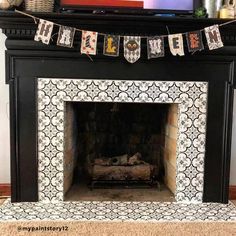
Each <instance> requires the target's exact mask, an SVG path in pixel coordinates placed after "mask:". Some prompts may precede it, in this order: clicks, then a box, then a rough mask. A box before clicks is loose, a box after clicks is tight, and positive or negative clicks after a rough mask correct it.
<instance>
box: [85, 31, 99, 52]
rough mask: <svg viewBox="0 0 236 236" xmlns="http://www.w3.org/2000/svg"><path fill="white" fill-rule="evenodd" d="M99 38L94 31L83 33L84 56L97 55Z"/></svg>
mask: <svg viewBox="0 0 236 236" xmlns="http://www.w3.org/2000/svg"><path fill="white" fill-rule="evenodd" d="M97 38H98V33H97V32H93V31H85V30H83V31H82V38H81V53H82V54H90V55H96V54H97Z"/></svg>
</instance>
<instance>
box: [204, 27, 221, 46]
mask: <svg viewBox="0 0 236 236" xmlns="http://www.w3.org/2000/svg"><path fill="white" fill-rule="evenodd" d="M204 30H205V34H206V39H207V43H208V47H209V50H214V49H217V48H221V47H223V46H224V44H223V42H222V40H221V35H220V30H219V26H218V25H213V26H210V27H206V28H205V29H204Z"/></svg>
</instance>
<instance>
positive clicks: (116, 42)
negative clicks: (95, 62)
mask: <svg viewBox="0 0 236 236" xmlns="http://www.w3.org/2000/svg"><path fill="white" fill-rule="evenodd" d="M119 49H120V36H117V35H105V36H104V46H103V54H104V55H106V56H112V57H118V56H119Z"/></svg>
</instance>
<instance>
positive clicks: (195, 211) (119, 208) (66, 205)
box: [0, 201, 236, 222]
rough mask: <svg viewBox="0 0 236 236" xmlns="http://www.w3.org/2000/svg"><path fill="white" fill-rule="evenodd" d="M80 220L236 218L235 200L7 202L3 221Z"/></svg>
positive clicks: (0, 213) (0, 212) (1, 216)
mask: <svg viewBox="0 0 236 236" xmlns="http://www.w3.org/2000/svg"><path fill="white" fill-rule="evenodd" d="M16 220H76V221H124V222H125V221H132V222H146V221H148V222H160V221H162V222H164V221H168V222H174V221H188V222H189V221H204V222H209V221H229V222H232V221H235V222H236V208H235V206H234V205H233V204H232V203H229V204H219V203H201V204H184V203H168V202H165V203H160V202H87V201H86V202H60V203H57V204H53V203H48V204H45V203H42V202H41V203H40V202H38V203H13V204H12V203H10V202H8V203H5V204H4V205H2V206H1V207H0V221H16Z"/></svg>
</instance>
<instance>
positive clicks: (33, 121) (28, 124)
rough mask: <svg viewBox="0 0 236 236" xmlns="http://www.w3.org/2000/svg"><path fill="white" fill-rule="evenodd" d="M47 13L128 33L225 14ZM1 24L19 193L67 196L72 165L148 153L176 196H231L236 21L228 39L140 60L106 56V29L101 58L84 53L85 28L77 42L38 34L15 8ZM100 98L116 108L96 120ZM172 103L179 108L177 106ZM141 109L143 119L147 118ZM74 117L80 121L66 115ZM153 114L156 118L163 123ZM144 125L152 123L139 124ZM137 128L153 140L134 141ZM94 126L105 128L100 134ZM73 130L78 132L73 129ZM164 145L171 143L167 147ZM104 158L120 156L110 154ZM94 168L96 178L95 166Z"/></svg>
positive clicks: (22, 196)
mask: <svg viewBox="0 0 236 236" xmlns="http://www.w3.org/2000/svg"><path fill="white" fill-rule="evenodd" d="M43 18H45V19H49V20H50V19H51V20H55V21H58V23H60V24H64V25H71V26H79V28H83V29H88V30H93V31H96V30H97V31H99V32H105V33H106V32H107V33H111V32H114V31H116V34H122V35H123V34H124V33H123V30H124V29H125V30H126V32H129V33H130V35H137V34H141V35H159V34H162V35H163V34H164V31H165V30H166V25H168V28H170V29H171V31H172V32H187V31H191V30H194V29H198V28H204V27H206V26H209V25H212V24H213V23H222V22H221V21H220V20H210V19H166V18H157V17H144V16H124V17H120V16H109V15H106V16H95V15H87V14H85V15H77V14H74V15H70V14H63V15H62V14H45V15H44V17H43ZM213 21H214V22H213ZM19 22H20V24H19ZM141 26H142V27H141ZM0 27H1V28H2V29H3V32H4V33H5V34H6V35H7V40H6V46H7V51H6V83H8V84H9V85H10V106H11V109H10V110H11V114H10V124H11V180H12V202H24V201H29V202H38V201H39V202H42V203H45V202H62V201H64V200H66V198H65V192H67V191H68V190H69V187H68V186H69V185H71V183H72V182H73V179H75V178H76V177H75V176H74V175H73V173H74V172H75V171H77V173H79V175H81V174H82V173H84V172H83V169H86V168H85V167H86V164H85V163H89V164H90V166H92V167H91V169H90V172H91V171H92V172H96V171H97V168H98V167H99V168H115V167H116V166H126V168H134V167H138V164H137V163H136V164H135V165H134V166H132V165H127V164H126V165H121V162H123V161H124V160H125V161H126V162H127V163H128V162H129V160H130V159H131V160H132V159H134V160H135V161H136V162H137V161H140V162H142V164H143V165H146V166H147V167H148V168H147V169H149V170H151V169H155V168H156V169H158V168H159V167H160V170H158V171H157V172H156V174H153V173H155V171H154V172H152V174H149V177H150V179H148V181H152V180H153V179H154V181H159V180H162V181H163V182H164V183H165V184H166V186H167V187H168V189H170V190H171V191H172V192H173V194H174V198H175V200H176V201H177V202H183V201H185V202H188V203H190V202H200V203H201V202H220V203H227V202H228V184H229V163H230V145H231V126H232V101H233V88H234V85H235V82H234V76H235V72H234V60H235V54H236V51H235V40H233V39H234V37H235V32H234V28H235V27H234V25H233V24H232V25H231V26H230V28H229V27H227V26H226V27H224V28H222V32H221V33H222V36H223V41H224V44H225V47H224V48H222V49H219V50H215V51H214V52H211V51H207V50H204V52H198V53H195V54H194V55H186V56H185V57H183V58H180V57H173V56H171V55H170V53H169V52H168V51H166V57H165V58H160V59H156V60H147V59H146V58H144V57H146V55H145V53H142V57H141V59H140V60H139V61H138V62H137V63H135V64H133V65H130V64H128V63H127V62H126V61H125V59H123V58H122V57H119V58H110V57H105V56H103V55H102V45H103V39H102V38H99V39H98V55H97V56H96V58H94V61H93V62H92V61H90V60H89V59H88V58H87V57H86V56H84V55H80V53H79V45H80V36H79V35H76V38H75V48H72V49H68V48H65V49H64V48H61V47H60V48H58V47H56V46H55V45H54V44H52V45H49V46H48V45H43V44H41V43H38V42H34V41H33V36H34V33H35V30H36V26H35V25H34V23H33V22H32V21H31V19H28V18H25V17H24V16H19V15H18V14H16V13H11V12H4V13H1V15H0ZM232 38H233V39H232ZM77 46H78V47H77ZM185 46H186V45H185ZM142 51H143V52H144V49H143V48H142ZM120 55H122V53H120ZM95 107H96V109H101V110H103V109H105V110H107V111H108V114H109V115H104V116H103V115H102V116H100V117H99V115H96V119H97V120H96V119H95V118H94V114H95V113H94V109H95ZM161 107H162V108H161ZM122 109H124V111H125V112H124V113H123V116H125V117H126V121H125V122H124V121H122V119H123V117H122V116H120V117H118V119H115V118H114V117H116V116H117V115H118V114H120V113H122V112H121V111H122ZM145 109H149V111H148V112H147V114H150V113H151V115H148V116H147V117H148V118H147V117H146V118H145V114H146V113H145ZM161 109H163V110H165V111H164V112H163V113H164V116H165V117H166V119H167V120H168V122H169V123H168V122H167V123H166V124H165V125H163V126H161V125H160V124H161V123H162V122H163V120H165V119H164V118H163V119H162V118H160V115H158V114H159V113H158V114H156V111H157V110H161ZM67 110H70V111H69V112H66V111H67ZM169 110H172V111H174V112H173V113H174V114H175V115H174V116H169V113H168V111H169ZM70 112H71V114H72V116H71V117H69V116H68V114H69V113H70ZM73 113H77V115H76V116H74V114H73ZM101 114H103V113H101ZM104 114H106V113H104ZM130 114H131V115H130ZM134 114H139V116H137V117H138V118H139V119H140V118H142V119H144V121H143V123H142V126H140V123H139V121H138V120H136V119H135V116H134ZM86 116H87V118H86ZM132 117H133V118H132ZM168 117H169V118H168ZM85 118H86V119H85ZM112 118H113V120H112V122H113V123H112V122H111V119H112ZM116 118H117V117H116ZM131 118H132V119H131ZM70 119H71V120H72V122H69V123H67V121H69V120H70ZM145 119H146V120H145ZM152 120H157V121H158V122H157V125H155V122H153V121H152ZM95 121H96V122H95ZM121 121H122V122H121ZM73 122H75V123H76V122H77V123H78V124H75V123H73ZM94 122H95V123H94ZM159 122H160V123H159ZM173 122H177V123H175V124H174V125H173ZM144 123H145V125H144ZM94 124H95V126H93V125H94ZM104 124H106V126H105V127H104ZM147 124H151V125H150V127H149V126H148V125H147ZM176 124H177V125H176ZM74 125H75V126H74ZM135 125H136V127H135ZM74 127H76V129H74ZM114 127H116V128H115V130H114V129H113V131H114V132H110V136H109V135H108V133H109V132H107V133H105V134H104V137H103V136H102V133H104V130H106V129H108V128H109V129H110V130H111V129H112V128H114ZM134 127H135V128H136V129H134ZM143 127H145V128H143ZM163 127H164V128H163ZM139 129H140V130H141V131H142V132H143V133H142V132H141V131H139V132H140V133H139V132H137V130H139ZM75 130H77V131H78V132H77V133H76V134H75V133H74V131H75ZM123 130H125V131H126V134H125V135H123V133H122V131H123ZM157 130H158V132H159V133H158V132H157ZM85 131H86V132H85ZM98 131H99V132H100V133H99V132H98ZM135 133H136V134H137V133H138V134H139V136H140V137H139V139H140V140H146V141H145V142H143V141H142V142H141V141H138V142H137V141H135V140H136V139H137V135H136V136H135V135H134V134H135ZM95 134H96V135H97V138H91V137H92V136H94V135H95ZM141 134H142V135H141ZM68 135H69V136H70V135H74V137H75V138H73V139H67V137H68ZM122 135H123V136H122ZM89 136H90V137H89ZM174 136H175V138H174ZM121 137H122V138H121ZM123 137H124V138H123ZM163 137H164V138H163ZM172 139H174V141H173V140H172ZM150 140H157V143H158V145H155V146H152V145H151V144H150V142H151V141H150ZM163 140H164V141H163ZM135 142H136V143H135ZM141 143H142V144H144V145H140V144H141ZM104 146H106V147H107V146H108V147H109V148H105V149H104ZM140 146H141V147H140ZM165 146H167V147H168V148H167V150H168V151H165V150H164V151H163V147H165ZM72 147H73V148H72ZM81 147H82V148H81ZM95 147H96V148H95ZM87 149H90V151H88V150H87ZM150 149H156V150H154V151H155V152H156V154H155V155H156V156H158V157H161V160H162V164H160V165H159V166H158V164H155V161H153V159H150V153H151V151H150ZM175 149H176V152H175V151H174V150H175ZM91 150H92V151H91ZM94 150H95V151H94ZM135 155H136V157H135ZM137 156H138V157H137ZM88 157H90V159H89V160H90V162H88ZM117 157H118V158H117ZM155 160H158V158H157V159H155ZM103 161H104V162H106V161H107V162H112V163H113V164H112V165H111V164H109V165H105V164H101V162H103ZM73 162H74V163H73ZM98 163H100V164H98ZM116 163H117V165H116ZM118 163H119V164H118ZM148 165H149V166H148ZM104 166H105V167H104ZM75 168H76V169H75ZM117 168H118V167H117ZM29 170H30V171H29ZM162 170H164V171H163V172H165V173H164V174H163V173H162ZM116 171H117V170H115V172H112V174H113V175H114V173H116ZM87 172H89V168H87ZM150 173H151V171H150ZM157 173H158V174H157ZM159 173H162V174H160V175H159ZM173 173H174V174H173ZM95 176H100V175H99V174H97V175H95ZM125 176H126V177H125V178H128V177H127V175H125ZM166 176H170V177H169V178H166ZM173 176H174V177H173ZM80 177H81V176H78V180H80ZM89 177H90V178H91V179H92V180H95V181H97V177H94V175H92V176H89ZM110 178H112V177H110ZM125 178H124V180H125V181H127V179H125ZM129 178H130V177H129ZM133 178H134V180H136V179H135V177H133ZM152 178H153V179H152ZM159 178H160V179H159ZM99 179H100V181H101V182H102V181H104V180H107V179H106V178H104V177H103V178H100V177H99ZM131 179H132V178H131ZM144 179H145V180H147V178H146V177H145V178H144ZM113 180H114V181H115V180H116V178H115V177H114V176H113ZM120 180H123V179H122V178H120ZM95 185H96V184H95ZM72 188H73V187H72ZM74 188H76V187H74ZM78 189H79V188H78ZM151 190H152V189H151ZM78 191H79V190H78ZM93 191H97V189H94V190H93ZM93 191H92V192H93ZM114 191H115V190H114ZM157 192H158V191H157ZM68 193H69V192H68ZM151 194H152V193H151V192H150V195H151ZM171 197H172V200H174V199H173V196H171ZM93 200H94V199H93ZM69 201H70V199H69ZM132 201H133V199H132ZM134 201H135V200H134ZM147 201H148V200H147ZM39 204H40V203H39ZM78 204H79V203H78Z"/></svg>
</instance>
